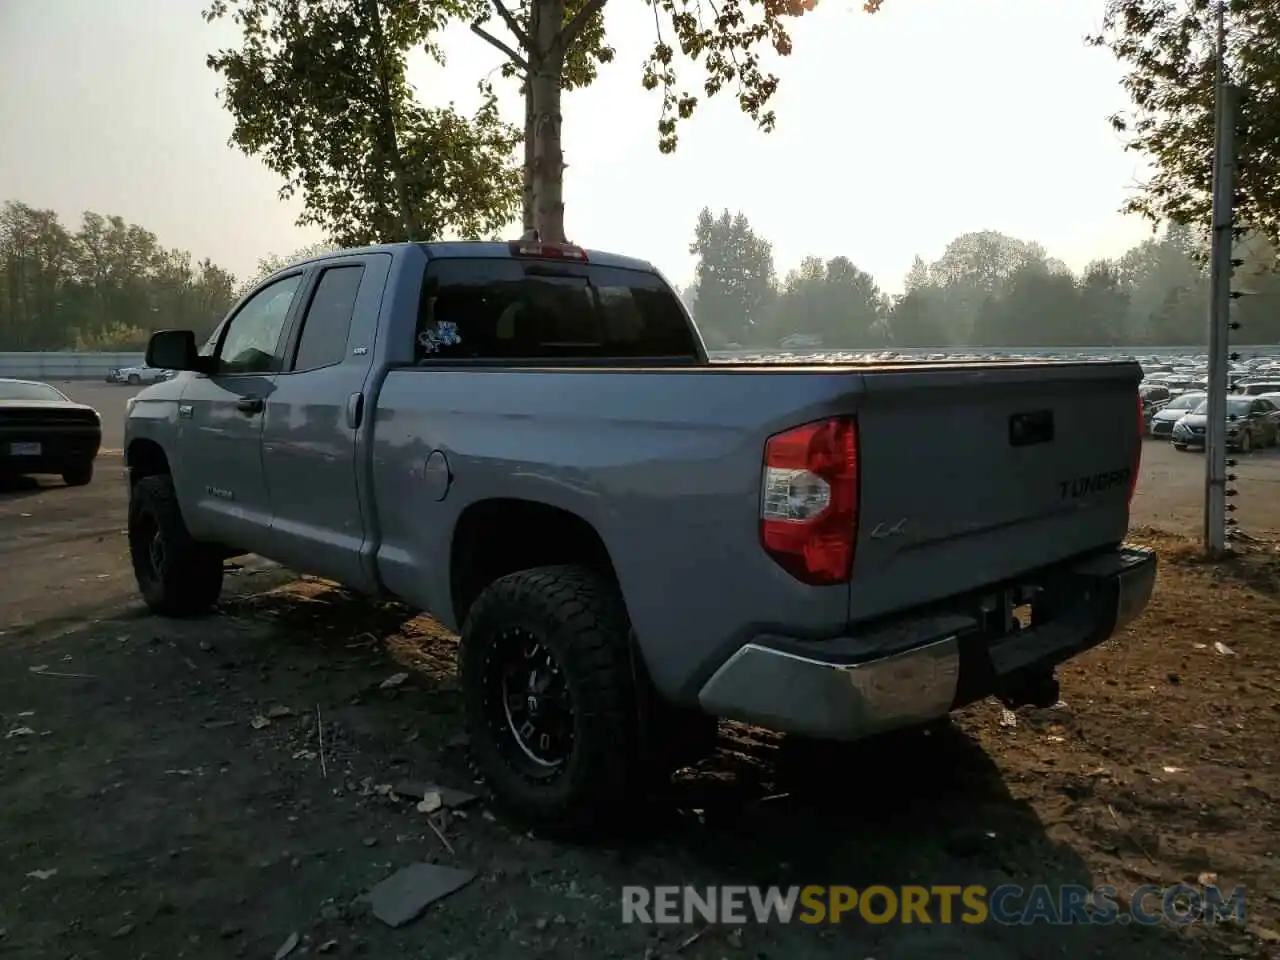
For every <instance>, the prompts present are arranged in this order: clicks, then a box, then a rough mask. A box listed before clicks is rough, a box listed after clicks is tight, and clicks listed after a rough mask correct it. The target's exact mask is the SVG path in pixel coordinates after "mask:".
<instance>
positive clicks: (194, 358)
mask: <svg viewBox="0 0 1280 960" xmlns="http://www.w3.org/2000/svg"><path fill="white" fill-rule="evenodd" d="M203 359H204V358H203V357H201V356H200V355H199V354H198V353H197V352H196V335H195V334H194V333H192V332H191V331H190V330H158V331H156V332H155V333H153V334H152V335H151V339H150V340H149V341H148V342H147V366H148V367H159V368H160V369H162V370H201V369H203V367H204V364H203V363H202V360H203Z"/></svg>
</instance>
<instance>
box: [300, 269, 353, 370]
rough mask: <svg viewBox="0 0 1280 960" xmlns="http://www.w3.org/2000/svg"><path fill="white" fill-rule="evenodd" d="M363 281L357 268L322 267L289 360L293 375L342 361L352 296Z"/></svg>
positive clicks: (348, 327) (345, 353) (344, 352)
mask: <svg viewBox="0 0 1280 960" xmlns="http://www.w3.org/2000/svg"><path fill="white" fill-rule="evenodd" d="M363 277H364V266H363V265H361V264H343V265H341V266H336V267H326V268H325V270H324V271H323V272H322V273H321V274H320V279H319V281H318V282H317V283H316V286H315V292H314V293H313V294H312V295H311V303H310V304H308V306H307V313H306V316H305V317H304V318H303V320H302V335H301V336H300V337H299V338H298V345H297V348H296V351H295V353H294V358H293V366H292V370H293V371H294V372H296V373H301V372H303V371H305V370H319V369H320V368H322V367H328V366H332V365H333V364H335V363H341V362H342V360H343V358H344V357H346V355H347V339H348V337H349V336H350V334H351V319H352V315H353V313H354V312H355V306H356V295H357V294H358V293H359V292H360V281H361V279H362V278H363Z"/></svg>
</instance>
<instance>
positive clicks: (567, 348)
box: [415, 258, 698, 362]
mask: <svg viewBox="0 0 1280 960" xmlns="http://www.w3.org/2000/svg"><path fill="white" fill-rule="evenodd" d="M415 355H416V358H417V360H418V361H419V362H421V361H430V360H433V359H445V360H450V359H464V360H490V359H492V360H503V359H548V360H551V359H575V358H586V359H590V358H594V357H599V358H609V359H627V358H636V359H639V358H664V359H671V358H679V359H694V358H696V357H697V355H698V351H697V345H696V342H695V340H694V337H693V333H692V331H691V329H690V327H689V322H688V321H687V320H686V319H685V316H684V313H683V311H682V310H681V307H680V301H679V299H678V298H677V297H676V295H675V293H674V292H673V291H672V290H671V288H670V287H669V286H667V284H666V283H665V282H663V280H662V279H661V278H660V277H658V276H656V275H655V274H652V273H645V272H643V271H639V270H628V269H623V268H619V267H604V266H597V265H594V264H581V263H570V264H563V263H560V262H558V261H544V260H530V261H526V260H516V259H511V260H505V259H500V258H492V259H479V258H476V259H461V258H459V259H441V260H433V261H431V262H430V263H428V264H427V270H426V274H425V276H424V278H423V287H422V298H421V301H420V303H419V307H418V330H417V343H416V350H415Z"/></svg>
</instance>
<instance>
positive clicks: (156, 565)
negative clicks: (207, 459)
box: [129, 475, 222, 617]
mask: <svg viewBox="0 0 1280 960" xmlns="http://www.w3.org/2000/svg"><path fill="white" fill-rule="evenodd" d="M129 556H130V559H131V560H132V561H133V574H134V578H135V579H136V580H137V581H138V590H139V591H140V592H141V593H142V599H143V600H145V601H146V604H147V606H148V607H150V608H151V609H152V610H153V611H154V612H155V613H158V614H160V615H161V616H166V617H190V616H195V615H197V614H201V613H205V612H206V611H208V610H209V608H210V607H212V606H213V605H214V604H215V603H217V602H218V597H219V596H220V595H221V593H222V553H221V552H220V551H219V550H218V549H217V548H215V547H214V546H212V545H211V544H207V543H201V542H199V541H197V540H193V539H192V538H191V534H190V533H189V532H188V531H187V525H186V523H185V522H184V521H183V519H182V511H181V509H179V507H178V497H177V494H176V493H175V491H174V489H173V479H172V478H171V477H169V476H168V475H161V476H154V477H143V478H142V479H141V480H139V481H138V482H137V483H135V484H134V486H133V489H132V490H131V491H130V494H129Z"/></svg>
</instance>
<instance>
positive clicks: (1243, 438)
mask: <svg viewBox="0 0 1280 960" xmlns="http://www.w3.org/2000/svg"><path fill="white" fill-rule="evenodd" d="M1252 449H1253V436H1252V435H1251V434H1250V433H1249V431H1248V430H1246V431H1244V432H1243V433H1241V434H1240V452H1241V453H1248V452H1249V451H1251V450H1252Z"/></svg>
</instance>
